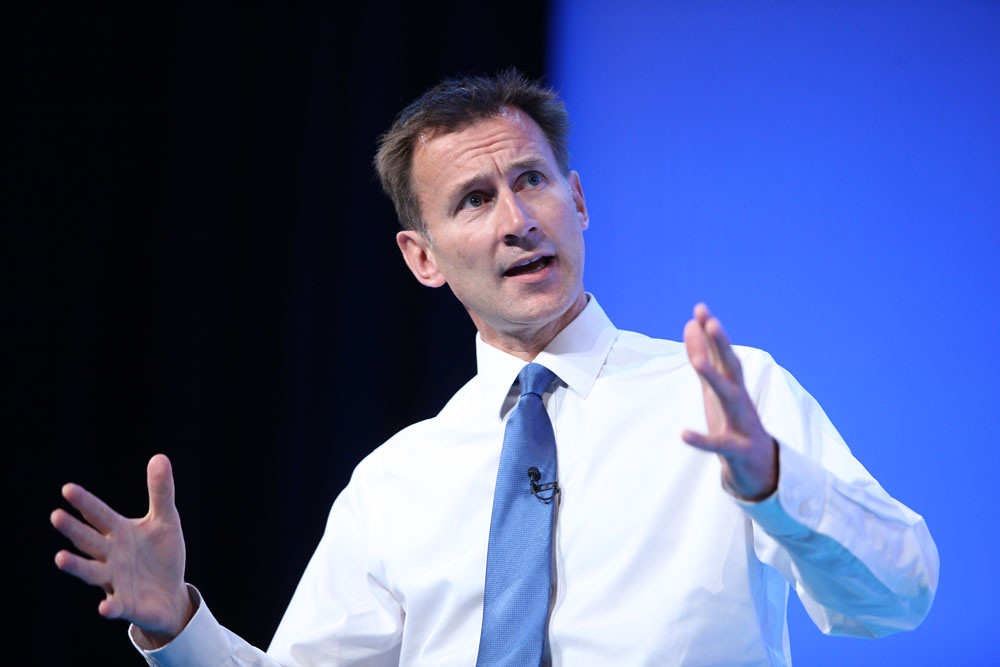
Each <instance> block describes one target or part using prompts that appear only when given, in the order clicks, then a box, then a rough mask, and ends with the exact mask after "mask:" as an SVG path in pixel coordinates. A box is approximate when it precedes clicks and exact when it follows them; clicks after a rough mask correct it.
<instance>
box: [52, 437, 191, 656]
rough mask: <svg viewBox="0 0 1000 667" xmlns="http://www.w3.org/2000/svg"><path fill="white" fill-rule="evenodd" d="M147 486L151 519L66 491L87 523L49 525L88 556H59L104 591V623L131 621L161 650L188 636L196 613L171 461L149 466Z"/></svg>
mask: <svg viewBox="0 0 1000 667" xmlns="http://www.w3.org/2000/svg"><path fill="white" fill-rule="evenodd" d="M146 481H147V484H148V486H149V512H148V513H147V514H146V516H144V517H142V518H141V519H127V518H125V517H123V516H122V515H120V514H118V513H117V512H115V511H114V510H113V509H111V508H110V507H108V506H107V505H106V504H105V503H104V502H103V501H102V500H101V499H100V498H98V497H97V496H95V495H93V494H92V493H90V492H89V491H87V490H86V489H84V488H83V487H82V486H79V485H77V484H66V485H65V486H64V487H63V489H62V494H63V497H65V498H66V500H68V501H69V503H70V504H71V505H72V506H73V507H75V508H76V509H77V510H79V512H80V514H81V515H83V518H84V519H86V521H87V523H84V522H83V521H80V520H79V519H77V518H76V517H74V516H73V515H71V514H70V513H69V512H66V511H65V510H62V509H57V510H55V511H54V512H52V516H51V521H52V525H53V526H55V528H56V530H58V531H59V532H60V533H62V534H63V535H65V536H66V537H68V538H69V539H70V541H72V542H73V545H74V546H76V548H77V549H79V550H80V551H82V552H83V553H85V554H87V555H88V556H90V558H84V557H82V556H79V555H77V554H75V553H72V552H70V551H66V550H62V551H60V552H59V553H57V554H56V566H58V567H59V569H60V570H62V571H64V572H68V573H69V574H71V575H73V576H74V577H77V578H79V579H82V580H83V581H85V582H87V583H88V584H92V585H94V586H99V587H100V588H102V589H104V592H105V594H106V597H105V598H104V600H102V601H101V603H100V604H99V605H98V607H97V610H98V612H99V613H100V614H101V616H104V617H105V618H122V619H125V620H128V621H131V622H132V623H134V624H135V625H137V626H138V627H139V629H140V630H141V631H142V633H143V634H144V635H145V636H146V638H147V639H148V640H149V643H150V644H151V645H152V646H153V647H158V646H162V645H163V644H165V643H167V642H168V641H170V640H171V639H172V638H173V637H175V636H176V635H177V634H178V633H179V632H180V631H181V630H182V629H184V626H185V625H187V622H188V621H189V620H190V619H191V616H192V615H193V614H194V608H193V606H192V603H191V599H190V596H189V595H188V592H187V586H186V585H185V583H184V557H185V556H184V536H183V534H182V533H181V521H180V517H179V516H178V515H177V508H176V506H175V505H174V478H173V474H172V472H171V469H170V460H169V459H168V458H167V457H166V456H164V455H163V454H157V455H156V456H154V457H153V458H151V459H150V460H149V465H148V466H147V468H146ZM88 524H89V525H88Z"/></svg>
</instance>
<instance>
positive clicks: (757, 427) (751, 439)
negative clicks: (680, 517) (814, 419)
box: [681, 303, 778, 500]
mask: <svg viewBox="0 0 1000 667" xmlns="http://www.w3.org/2000/svg"><path fill="white" fill-rule="evenodd" d="M684 346H685V347H686V348H687V354H688V358H689V359H690V360H691V365H692V366H693V367H694V369H695V371H697V372H698V377H699V378H700V379H701V388H702V393H703V394H704V398H705V419H706V421H707V423H708V433H695V432H694V431H687V430H686V431H684V433H682V434H681V437H682V438H683V439H684V442H686V443H688V444H689V445H691V446H693V447H697V448H698V449H704V450H706V451H710V452H715V453H716V454H718V455H719V458H720V459H721V460H722V482H723V486H725V487H726V488H727V489H729V490H730V491H731V492H732V493H733V494H735V495H736V496H738V497H740V498H742V499H744V500H763V499H764V498H766V497H767V496H769V495H771V494H772V493H773V492H774V490H775V489H776V488H777V486H778V444H777V442H775V440H774V438H772V437H771V436H770V435H768V433H767V431H765V430H764V426H763V425H762V424H761V423H760V418H759V417H758V416H757V409H756V408H755V407H754V404H753V401H751V400H750V395H749V394H748V393H747V390H746V386H745V385H744V384H743V368H742V367H741V366H740V360H739V359H738V358H737V357H736V354H735V353H734V352H733V348H732V346H731V345H730V344H729V338H728V337H727V336H726V332H725V331H723V330H722V324H720V323H719V320H717V319H715V318H714V317H713V316H712V314H711V313H710V312H709V311H708V306H706V305H705V304H703V303H699V304H698V305H697V306H695V307H694V319H692V320H690V321H689V322H688V323H687V325H685V327H684Z"/></svg>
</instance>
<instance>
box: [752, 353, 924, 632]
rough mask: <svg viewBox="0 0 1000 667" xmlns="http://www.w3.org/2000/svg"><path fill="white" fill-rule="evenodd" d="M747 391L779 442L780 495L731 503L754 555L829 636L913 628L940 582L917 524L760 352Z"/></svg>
mask: <svg viewBox="0 0 1000 667" xmlns="http://www.w3.org/2000/svg"><path fill="white" fill-rule="evenodd" d="M744 368H745V369H746V370H747V371H748V372H747V373H746V374H745V375H746V377H747V378H748V390H749V391H750V394H751V396H752V397H753V399H754V402H755V403H756V405H757V409H758V413H759V414H760V417H761V421H762V422H763V424H764V428H765V429H767V431H768V433H770V434H771V435H772V436H774V438H775V439H776V440H777V441H778V445H779V446H778V450H779V455H778V461H779V476H778V489H777V491H776V492H775V493H774V494H772V495H771V496H770V497H769V498H767V499H766V500H764V501H762V502H759V503H748V502H743V501H739V500H737V502H738V503H739V504H740V505H741V506H742V507H743V509H744V511H745V512H746V513H747V514H748V515H749V516H750V517H751V519H752V520H753V522H754V550H755V552H756V554H757V557H758V558H759V559H760V560H761V561H762V562H764V563H766V564H768V565H770V566H772V567H774V568H775V569H776V570H777V571H778V572H780V573H781V575H782V576H783V577H784V578H785V579H786V580H787V581H788V582H789V584H790V585H791V586H792V587H793V588H795V590H796V592H797V594H798V596H799V598H800V599H801V600H802V603H803V605H804V606H805V608H806V611H807V612H808V614H809V616H810V617H811V618H812V620H813V622H815V623H816V625H817V626H818V627H819V628H820V630H822V631H823V632H824V633H827V634H836V635H850V636H857V637H879V636H882V635H887V634H891V633H893V632H899V631H902V630H910V629H913V628H915V627H916V626H917V625H919V624H920V622H921V621H922V620H923V619H924V617H925V616H926V615H927V612H928V611H929V609H930V606H931V602H932V601H933V599H934V593H935V591H936V590H937V582H938V567H939V561H938V553H937V548H936V547H935V545H934V541H933V540H932V539H931V536H930V533H929V532H928V530H927V525H926V523H925V522H924V520H923V518H922V517H921V516H920V515H919V514H916V513H915V512H913V511H912V510H910V509H909V508H907V507H906V506H904V505H903V504H902V503H900V502H898V501H897V500H895V499H893V498H892V497H890V496H889V494H888V493H886V492H885V490H884V489H883V488H882V487H881V486H880V485H879V484H878V482H876V481H875V479H874V478H873V477H872V476H871V475H870V474H869V473H868V471H867V470H865V468H864V467H863V466H862V465H861V463H859V462H858V460H857V459H856V458H854V456H853V455H852V454H851V452H850V450H849V449H848V447H847V445H846V444H845V443H844V441H843V439H842V438H841V437H840V435H839V434H838V433H837V431H836V429H835V428H834V427H833V424H831V423H830V420H829V419H828V418H827V416H826V414H825V413H824V412H823V410H822V408H820V406H819V404H818V403H817V402H816V401H815V399H813V397H812V396H810V395H809V394H808V393H807V392H806V391H805V390H804V389H803V388H802V387H801V385H799V383H798V382H797V381H796V380H795V379H794V378H793V377H792V376H791V375H790V374H789V373H788V372H786V371H785V370H784V369H782V368H781V367H779V366H778V365H777V364H775V363H774V361H773V359H771V357H770V355H768V354H767V353H765V352H761V351H759V350H756V351H753V353H751V354H749V355H747V357H746V361H745V362H744Z"/></svg>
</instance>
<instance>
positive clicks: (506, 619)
mask: <svg viewBox="0 0 1000 667" xmlns="http://www.w3.org/2000/svg"><path fill="white" fill-rule="evenodd" d="M517 379H518V381H519V382H520V384H521V399H520V400H519V401H518V403H517V407H516V408H515V409H514V412H513V414H511V416H510V419H508V420H507V428H506V430H505V431H504V434H503V449H502V450H501V452H500V469H499V470H498V472H497V485H496V490H495V491H494V494H493V516H492V517H491V518H490V543H489V551H488V552H487V555H486V595H485V599H484V601H483V627H482V631H481V634H480V636H479V657H478V658H477V659H476V665H477V667H487V666H489V667H495V666H498V665H510V666H512V667H525V665H538V664H540V663H541V661H542V650H543V646H544V645H545V625H546V622H547V621H548V616H549V590H550V585H551V572H552V521H553V518H554V517H553V515H554V513H555V502H554V501H555V496H556V494H557V493H558V487H557V486H556V484H555V482H556V440H555V436H554V435H553V433H552V422H551V421H549V416H548V414H547V413H546V412H545V406H544V405H543V404H542V394H543V393H545V390H546V389H548V388H549V386H550V385H551V384H552V382H553V381H554V380H555V379H556V375H555V373H553V372H552V371H550V370H549V369H548V368H546V367H545V366H542V365H540V364H534V363H532V364H528V365H527V366H525V367H524V368H523V369H521V373H520V374H519V375H518V376H517Z"/></svg>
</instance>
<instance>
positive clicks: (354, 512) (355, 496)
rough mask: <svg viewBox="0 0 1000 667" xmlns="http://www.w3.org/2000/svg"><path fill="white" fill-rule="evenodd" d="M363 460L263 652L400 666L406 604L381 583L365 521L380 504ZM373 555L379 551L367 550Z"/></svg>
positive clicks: (281, 657)
mask: <svg viewBox="0 0 1000 667" xmlns="http://www.w3.org/2000/svg"><path fill="white" fill-rule="evenodd" d="M366 463H367V464H368V465H370V463H371V462H370V460H369V461H367V462H363V463H362V464H361V465H360V466H359V467H358V468H357V469H356V470H355V472H354V475H353V477H352V479H351V482H350V484H348V486H347V488H345V489H344V491H343V492H342V493H341V494H340V496H339V497H338V498H337V500H336V502H334V504H333V508H332V510H331V511H330V516H329V519H328V520H327V525H326V530H325V532H324V534H323V537H322V539H321V540H320V543H319V546H318V547H317V548H316V551H315V553H313V556H312V559H311V560H310V561H309V564H308V565H307V566H306V569H305V572H303V574H302V579H301V580H300V581H299V584H298V586H297V588H296V589H295V594H294V595H293V596H292V601H291V602H290V603H289V605H288V609H287V610H286V611H285V615H284V617H283V618H282V619H281V623H280V624H279V625H278V629H277V631H276V632H275V634H274V638H273V639H272V640H271V645H270V647H269V648H268V655H270V656H272V657H273V658H275V659H276V660H278V661H279V662H280V663H281V664H283V665H301V666H311V665H330V664H335V665H344V666H347V665H350V666H353V667H375V666H379V667H381V666H383V665H385V666H388V665H397V664H398V663H399V650H400V644H401V641H402V635H403V619H404V613H403V607H402V605H401V603H400V602H399V600H397V599H396V597H395V596H394V595H392V593H391V592H390V591H389V590H388V588H387V587H386V585H385V584H384V583H383V582H384V581H385V579H386V577H385V574H384V572H383V571H382V566H381V565H380V563H381V560H380V558H379V557H378V555H377V554H378V549H377V548H373V547H372V545H371V544H370V537H369V531H368V527H369V524H370V522H374V521H378V520H379V517H378V516H377V512H372V511H370V510H369V509H368V508H370V507H372V506H375V507H380V505H379V504H378V503H376V502H373V501H372V498H371V496H372V488H373V486H374V485H373V484H371V483H366V481H365V480H366V479H367V478H368V476H367V475H366V474H365V470H366ZM372 554H376V555H372Z"/></svg>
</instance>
